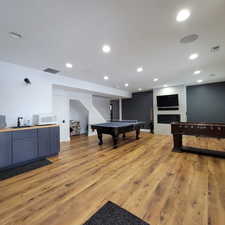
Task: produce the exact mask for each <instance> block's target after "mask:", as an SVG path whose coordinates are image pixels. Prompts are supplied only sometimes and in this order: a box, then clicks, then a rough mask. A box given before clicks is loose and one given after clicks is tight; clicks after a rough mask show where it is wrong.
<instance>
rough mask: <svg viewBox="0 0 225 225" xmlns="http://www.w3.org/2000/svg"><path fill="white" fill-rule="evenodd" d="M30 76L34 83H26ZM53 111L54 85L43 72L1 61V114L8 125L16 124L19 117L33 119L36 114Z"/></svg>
mask: <svg viewBox="0 0 225 225" xmlns="http://www.w3.org/2000/svg"><path fill="white" fill-rule="evenodd" d="M26 77H28V78H29V79H30V80H31V82H32V85H26V84H25V83H24V81H23V80H24V78H26ZM51 112H52V85H51V81H50V79H49V77H48V76H46V75H45V74H44V73H43V72H41V71H37V70H31V69H28V68H25V67H20V66H16V65H13V64H8V63H2V62H0V114H3V115H6V120H7V125H8V126H15V125H16V123H17V117H18V116H23V117H24V118H25V119H26V120H31V119H32V116H33V115H34V114H39V113H51Z"/></svg>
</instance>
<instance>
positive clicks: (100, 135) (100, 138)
mask: <svg viewBox="0 0 225 225" xmlns="http://www.w3.org/2000/svg"><path fill="white" fill-rule="evenodd" d="M97 133H98V139H99V145H102V144H103V141H102V132H100V131H97Z"/></svg>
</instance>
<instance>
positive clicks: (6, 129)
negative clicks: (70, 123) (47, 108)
mask: <svg viewBox="0 0 225 225" xmlns="http://www.w3.org/2000/svg"><path fill="white" fill-rule="evenodd" d="M58 126H59V125H42V126H31V127H20V128H3V129H0V133H2V132H12V131H19V130H31V129H40V128H50V127H58Z"/></svg>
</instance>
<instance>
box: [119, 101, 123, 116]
mask: <svg viewBox="0 0 225 225" xmlns="http://www.w3.org/2000/svg"><path fill="white" fill-rule="evenodd" d="M122 110H123V109H122V98H120V99H119V120H122Z"/></svg>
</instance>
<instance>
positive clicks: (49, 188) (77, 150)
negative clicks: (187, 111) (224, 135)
mask: <svg viewBox="0 0 225 225" xmlns="http://www.w3.org/2000/svg"><path fill="white" fill-rule="evenodd" d="M104 141H105V143H104V145H103V146H98V144H97V138H96V137H89V138H88V137H85V136H81V137H76V138H74V139H73V140H72V141H71V143H64V144H62V146H61V149H62V152H61V153H60V155H59V156H58V157H54V158H51V160H52V161H53V162H54V163H53V164H51V165H49V166H46V167H44V168H40V169H37V170H35V171H31V172H28V173H25V174H22V175H19V176H17V177H14V178H11V179H8V180H5V181H1V182H0V224H1V225H80V224H83V223H84V222H85V221H86V220H87V219H88V218H89V217H90V216H91V215H93V214H94V213H95V212H96V211H97V210H98V209H99V208H100V207H101V206H102V205H103V204H105V203H106V202H107V201H109V200H110V201H112V202H115V203H117V204H118V205H120V206H121V207H123V208H125V209H127V210H128V211H130V212H131V213H133V214H135V215H137V216H138V217H140V218H142V219H144V220H145V221H146V222H149V223H151V225H224V224H225V159H218V158H213V157H207V156H199V155H194V154H188V153H183V154H180V153H173V152H171V149H172V138H171V137H170V136H160V135H151V134H147V133H142V134H141V139H140V140H138V141H136V140H135V138H134V135H129V136H128V137H127V138H126V140H125V141H120V146H119V148H117V149H113V148H112V141H111V138H110V137H107V136H106V138H105V137H104ZM185 144H189V145H194V146H197V145H198V146H201V147H208V148H216V149H220V150H222V151H224V150H225V141H224V140H217V139H206V138H204V139H200V138H194V137H193V138H192V137H186V138H185Z"/></svg>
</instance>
